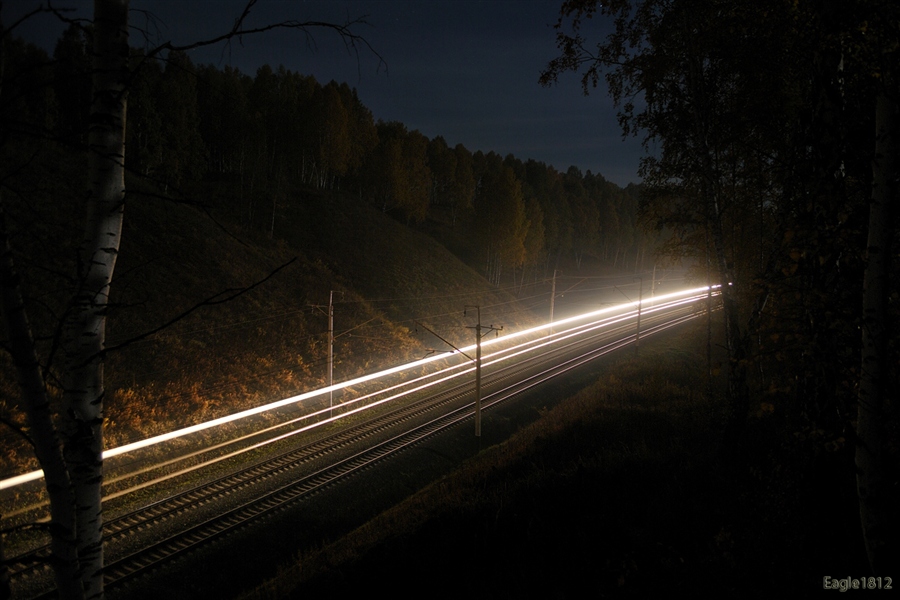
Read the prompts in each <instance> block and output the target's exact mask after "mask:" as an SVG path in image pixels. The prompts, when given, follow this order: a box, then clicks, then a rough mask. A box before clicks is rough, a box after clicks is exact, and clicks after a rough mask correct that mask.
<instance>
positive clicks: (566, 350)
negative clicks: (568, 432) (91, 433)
mask: <svg viewBox="0 0 900 600" xmlns="http://www.w3.org/2000/svg"><path fill="white" fill-rule="evenodd" d="M696 316H698V313H697V312H696V311H695V310H694V309H693V307H692V306H690V305H686V306H682V307H680V308H679V309H676V310H675V311H674V312H673V313H671V314H670V313H668V312H666V313H663V312H662V310H660V313H659V314H657V315H655V316H653V315H651V316H648V317H645V321H644V326H643V327H642V331H641V336H642V337H644V336H650V335H653V334H655V333H659V332H661V331H664V330H666V329H668V328H670V327H674V326H676V325H678V324H681V323H683V322H685V321H688V320H690V319H692V318H695V317H696ZM561 337H562V341H560V342H556V343H555V344H553V345H547V346H546V347H542V346H541V345H540V344H539V343H535V344H534V345H533V346H532V347H531V348H528V349H526V350H522V351H521V352H520V353H519V354H520V355H521V358H520V359H519V360H518V361H516V362H515V363H511V364H506V365H502V364H500V363H501V361H503V360H508V357H507V358H506V359H504V358H502V357H501V358H497V359H496V360H495V361H494V362H496V363H497V365H495V366H494V368H493V369H492V370H489V371H487V372H486V373H484V374H483V383H482V386H483V388H482V389H483V398H482V408H483V410H488V409H490V408H491V407H493V406H496V405H497V404H499V403H501V402H503V401H505V400H508V399H509V398H512V397H514V396H516V395H517V394H520V393H522V392H524V391H525V390H528V389H530V388H532V387H534V386H536V385H540V384H541V383H543V382H545V381H547V380H549V379H552V378H554V377H557V376H559V375H561V374H563V373H565V372H568V371H569V370H571V369H575V368H577V367H579V366H581V365H583V364H585V363H587V362H590V361H592V360H594V359H595V358H597V357H599V356H602V355H604V354H607V353H609V352H612V351H614V350H617V349H620V348H623V347H626V346H629V345H631V344H633V343H634V340H635V335H634V325H633V324H632V323H629V322H627V321H623V323H621V324H619V325H615V326H612V327H607V328H605V329H602V330H598V331H591V330H589V329H588V330H586V331H583V332H575V333H573V334H570V335H569V336H568V338H569V339H566V337H565V336H561ZM498 354H502V352H499V353H498ZM473 395H474V393H473V392H472V384H471V381H468V380H467V381H465V382H463V383H457V384H453V385H450V386H449V387H446V388H445V389H443V390H441V391H440V392H438V393H436V394H429V395H428V396H426V397H422V398H417V399H414V400H412V401H410V402H409V403H408V404H406V405H404V406H402V407H399V408H397V409H395V410H391V411H389V412H386V413H385V414H382V415H380V416H378V417H375V418H373V419H370V420H368V421H366V422H364V423H358V424H355V425H352V426H350V427H348V428H346V429H344V430H341V431H339V432H337V433H335V434H333V435H330V436H327V437H325V438H323V439H320V440H317V441H314V442H312V443H308V444H306V445H304V446H302V447H300V448H297V449H293V450H290V451H287V452H283V453H281V454H279V455H277V456H274V457H271V458H269V459H266V460H263V461H260V462H258V463H256V464H253V465H250V466H247V467H243V468H241V469H239V470H238V471H236V472H234V473H230V474H228V475H225V476H222V477H219V478H216V479H214V480H212V481H209V482H206V483H204V484H202V485H199V486H196V487H194V488H192V489H189V490H186V491H183V492H181V493H178V494H175V495H172V496H170V497H167V498H164V499H161V500H159V501H156V502H154V503H152V504H149V505H147V506H145V507H142V508H141V509H139V510H137V511H133V512H131V513H128V514H126V515H122V516H120V517H118V518H115V519H112V520H110V521H109V522H108V523H106V524H105V526H104V540H105V543H106V544H107V547H108V551H107V556H108V557H109V559H110V560H108V562H107V565H106V568H105V578H106V586H107V587H108V588H110V589H112V588H115V587H118V586H121V585H123V584H127V583H128V582H129V581H133V580H135V578H138V577H140V576H141V575H143V574H145V573H148V572H150V571H153V570H155V569H157V568H159V567H160V566H161V565H163V564H165V563H168V562H170V561H172V560H174V559H176V558H178V557H179V556H182V555H184V554H185V553H188V552H192V551H195V550H197V549H199V548H202V547H203V546H205V545H207V544H210V543H212V542H214V541H216V540H218V539H221V538H222V537H223V536H225V535H227V534H229V533H230V532H233V531H235V530H237V529H240V528H242V527H246V526H249V525H250V524H252V523H256V522H258V521H260V520H261V519H264V518H265V517H266V516H268V515H271V514H273V513H275V512H277V511H280V510H284V509H285V508H287V507H289V506H292V505H294V504H295V503H297V502H299V501H301V500H302V499H303V498H306V497H309V496H310V495H312V494H315V493H316V492H318V491H320V490H322V489H323V488H325V487H327V486H330V485H332V484H334V483H336V482H338V481H340V480H342V479H344V478H346V477H349V476H351V475H352V474H354V473H356V472H359V471H360V470H363V469H366V468H367V467H369V466H371V465H372V464H374V463H376V462H378V461H381V460H384V459H385V458H387V457H389V456H392V455H394V454H396V453H398V452H402V451H403V450H404V449H406V448H408V447H409V446H411V445H414V444H417V443H419V442H421V441H422V440H424V439H426V438H428V437H431V436H433V435H435V434H436V433H438V432H440V431H444V430H446V429H448V428H450V427H453V426H455V425H457V424H459V423H460V422H461V421H465V420H467V419H470V418H471V417H472V415H473V412H474V404H475V403H474V398H472V396H473ZM401 426H402V427H403V429H402V430H401V431H400V432H399V433H393V432H395V431H397V430H398V429H400V427H401ZM379 435H380V436H381V437H379ZM363 444H365V445H364V446H363ZM361 446H362V448H363V449H361V450H356V449H357V448H359V447H361ZM341 449H344V450H345V452H344V455H341V454H340V452H339V450H341ZM348 449H350V452H347V450H348ZM331 457H334V458H331ZM316 461H320V462H324V463H326V464H325V465H324V466H321V467H315V468H310V466H311V465H314V463H316ZM286 475H289V477H286ZM256 488H258V490H257V491H256V492H254V493H243V492H249V491H250V490H253V489H256ZM238 496H241V498H240V499H239V501H237V502H233V503H232V504H231V505H230V506H228V507H222V506H223V504H224V503H225V501H226V499H227V498H228V497H238ZM202 506H216V507H219V508H215V509H214V510H212V511H207V512H208V513H209V512H211V513H212V514H211V515H210V516H208V517H205V518H203V519H202V520H200V521H199V522H197V520H196V519H191V521H193V522H191V523H189V524H187V525H182V526H179V527H176V528H175V530H174V531H172V532H171V533H166V534H159V533H156V534H155V535H148V533H147V532H153V531H154V530H155V529H162V528H163V527H162V525H161V524H163V523H166V522H170V521H172V520H177V518H178V517H179V515H181V516H182V517H186V516H190V515H193V514H200V513H201V512H202V511H200V510H199V507H202ZM170 529H171V527H170ZM135 536H137V537H141V536H146V537H145V538H144V539H145V541H143V542H141V543H140V544H139V547H138V548H137V549H135V550H120V549H117V548H118V542H119V541H120V540H124V539H127V538H131V537H135ZM131 545H132V546H133V544H131ZM46 553H47V549H46V547H41V548H37V549H35V550H33V551H31V552H29V553H26V554H23V555H21V556H19V557H16V558H14V559H13V560H12V561H11V563H12V564H11V568H10V570H11V575H12V579H13V585H14V586H16V585H17V584H19V583H20V582H21V581H22V580H25V579H28V578H29V577H40V576H41V574H40V573H39V571H40V568H39V565H40V560H39V559H40V558H41V557H42V556H44V555H46ZM44 571H46V569H44ZM43 575H44V578H47V577H46V573H44V574H43ZM51 594H52V590H51V591H47V592H44V593H40V594H38V595H37V596H36V597H40V598H44V597H51Z"/></svg>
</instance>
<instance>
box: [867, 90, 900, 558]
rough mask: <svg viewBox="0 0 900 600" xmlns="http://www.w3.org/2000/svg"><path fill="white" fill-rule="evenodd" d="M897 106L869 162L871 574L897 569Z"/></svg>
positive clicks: (884, 121) (885, 111)
mask: <svg viewBox="0 0 900 600" xmlns="http://www.w3.org/2000/svg"><path fill="white" fill-rule="evenodd" d="M897 113H898V106H897V103H896V102H894V101H892V100H891V99H889V98H888V97H887V95H886V94H885V93H881V94H880V95H879V96H878V100H877V105H876V114H875V128H876V132H875V133H876V138H875V157H874V160H873V161H872V182H873V185H872V201H871V203H870V205H869V231H868V240H867V242H866V258H867V260H866V270H865V274H864V282H863V326H862V370H861V373H860V381H859V396H858V409H857V410H858V413H857V423H856V433H857V445H856V485H857V493H858V495H859V515H860V522H861V525H862V531H863V537H864V539H865V544H866V552H867V554H868V558H869V564H870V565H871V567H872V574H873V575H880V574H882V573H887V572H889V571H890V570H891V569H895V568H896V566H897V562H896V560H897V539H896V537H894V536H893V534H894V533H896V532H895V531H892V530H893V529H894V528H893V527H892V526H891V525H890V522H891V521H892V520H895V519H896V510H897V507H896V505H893V504H892V503H891V500H890V498H891V496H892V495H896V493H894V494H892V490H891V488H892V487H893V486H894V485H895V482H894V480H893V478H892V477H891V476H890V474H889V472H888V471H889V469H888V465H887V462H886V458H887V457H886V454H887V449H886V443H885V432H884V419H885V403H886V400H887V398H886V391H887V390H886V387H887V385H886V384H887V378H888V369H889V366H888V365H889V360H888V355H887V354H888V345H887V342H888V328H887V323H888V312H887V297H888V291H889V289H890V288H889V281H888V278H889V275H890V272H889V260H890V252H891V238H892V236H893V218H894V215H893V210H895V207H894V205H895V204H896V201H897V185H898V182H897V178H898V170H897V169H898V166H897V165H898V161H900V152H898V140H897V137H898V133H900V132H898V119H897Z"/></svg>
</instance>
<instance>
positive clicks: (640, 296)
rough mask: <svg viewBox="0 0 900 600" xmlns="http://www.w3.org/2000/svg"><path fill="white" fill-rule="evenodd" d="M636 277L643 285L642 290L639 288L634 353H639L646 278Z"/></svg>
mask: <svg viewBox="0 0 900 600" xmlns="http://www.w3.org/2000/svg"><path fill="white" fill-rule="evenodd" d="M634 279H638V280H639V281H640V283H639V285H640V286H641V288H640V290H638V318H637V334H635V336H634V353H635V354H637V353H638V349H639V348H640V345H641V304H642V303H643V299H644V278H643V277H641V276H640V275H638V276H637V277H635V278H634Z"/></svg>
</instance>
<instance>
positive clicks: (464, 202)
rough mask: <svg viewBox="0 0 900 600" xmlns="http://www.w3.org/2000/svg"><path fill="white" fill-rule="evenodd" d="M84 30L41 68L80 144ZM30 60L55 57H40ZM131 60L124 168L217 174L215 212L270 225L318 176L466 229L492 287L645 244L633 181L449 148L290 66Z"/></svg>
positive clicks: (203, 178)
mask: <svg viewBox="0 0 900 600" xmlns="http://www.w3.org/2000/svg"><path fill="white" fill-rule="evenodd" d="M89 36H90V31H89V30H86V29H83V28H80V27H75V26H73V27H70V28H69V29H68V30H67V31H66V32H65V34H64V35H63V37H62V38H61V39H60V40H59V42H58V44H57V46H56V48H55V50H54V52H53V57H52V62H53V64H54V67H53V72H52V74H50V73H48V74H47V75H46V76H48V77H52V89H53V100H52V102H53V106H54V107H59V109H58V110H57V109H51V108H50V107H49V106H48V107H47V108H46V109H45V110H48V111H50V112H51V113H54V117H53V118H54V120H55V123H54V131H55V134H56V135H63V136H65V137H66V138H67V139H69V140H70V141H73V142H75V143H84V141H85V140H83V139H82V140H77V139H73V136H76V135H77V132H82V135H84V132H85V131H86V128H85V127H84V125H85V123H86V120H87V118H88V112H89V105H90V97H89V92H90V89H89V87H90V86H89V82H90V78H89V77H88V76H87V75H88V73H89V71H90V64H89V52H88V48H89V45H90V39H89ZM27 52H31V53H34V52H36V51H35V49H31V50H29V51H27ZM30 60H31V61H32V63H31V64H32V65H36V64H39V63H43V64H47V63H48V62H50V61H49V60H48V58H42V57H40V56H39V55H37V54H35V55H33V56H32V57H31V59H30ZM130 63H131V72H132V73H133V81H131V82H130V87H129V96H128V123H127V127H126V142H125V143H126V155H127V156H128V161H129V170H130V171H133V172H134V173H136V174H139V175H140V176H141V177H143V178H144V179H145V180H146V181H151V182H154V183H155V184H156V185H158V186H159V187H160V189H161V190H162V191H163V193H167V194H171V195H173V196H176V197H182V196H189V195H190V193H191V191H192V190H193V188H192V186H196V185H197V184H199V183H210V182H216V183H218V184H219V187H220V188H222V189H226V188H227V190H228V192H227V193H228V195H229V196H230V198H227V199H223V202H224V201H225V200H228V201H229V202H228V205H227V207H226V206H222V205H216V204H212V203H209V204H210V208H211V209H213V210H231V211H234V214H236V215H239V218H241V219H244V220H246V221H247V222H248V223H252V224H253V226H254V227H257V228H259V229H260V230H262V231H268V232H269V234H270V235H273V234H274V231H275V229H276V228H277V227H278V225H279V212H280V209H283V208H284V207H285V205H287V204H289V203H291V202H294V201H296V200H295V197H296V191H297V190H298V189H300V188H302V187H310V188H314V189H318V190H324V191H341V192H343V193H346V194H352V195H355V196H356V197H357V198H358V199H359V200H360V201H362V202H368V203H371V204H372V205H374V206H376V207H378V208H379V209H381V210H383V211H385V212H386V213H389V214H391V215H393V216H394V217H395V218H397V219H399V220H401V221H403V222H405V223H408V224H414V225H415V224H422V223H423V222H425V221H426V220H427V219H432V220H444V221H449V223H450V224H451V225H458V226H460V227H465V228H468V229H469V230H470V231H471V232H472V233H473V234H474V235H472V236H470V237H469V238H468V239H466V240H465V244H466V246H467V249H466V250H467V252H468V253H469V256H467V258H470V259H471V260H472V261H473V262H478V263H480V264H479V267H480V268H482V269H484V270H485V274H486V276H487V277H488V279H489V280H490V281H492V282H493V283H495V284H499V283H500V282H501V280H502V278H503V276H504V275H505V274H507V273H508V274H512V273H514V272H519V271H520V270H524V268H525V267H530V268H537V267H540V269H541V272H542V273H544V272H546V269H547V268H548V267H549V266H550V265H555V264H558V263H559V261H560V259H562V260H565V261H567V262H568V261H570V260H575V261H576V262H577V263H579V264H580V261H581V260H582V259H583V258H584V257H586V256H587V257H593V258H602V259H608V258H611V259H613V262H615V263H617V264H618V263H621V264H625V263H626V262H629V261H631V262H635V261H640V260H642V259H643V258H644V255H645V254H646V251H647V248H646V246H648V243H645V242H644V240H643V235H642V233H641V232H640V229H639V228H638V227H637V224H636V222H635V219H636V213H637V201H638V192H637V186H634V185H632V186H629V188H627V189H625V190H623V189H621V188H620V187H619V186H617V185H615V184H613V183H611V182H609V181H606V180H605V179H604V178H603V177H602V176H601V175H595V174H593V173H591V172H590V171H588V172H587V173H582V172H580V171H579V170H578V169H577V168H574V167H573V168H569V169H568V170H567V171H565V172H561V171H557V170H556V169H555V168H554V167H553V166H549V165H546V164H543V163H540V162H536V161H534V160H530V159H528V160H523V159H521V158H518V157H515V156H513V155H509V156H506V157H501V156H498V155H497V154H495V153H494V152H491V151H488V152H487V153H484V152H482V151H480V150H475V151H471V150H469V149H467V148H466V147H465V146H463V145H462V144H457V145H456V146H455V147H449V146H448V144H447V143H446V142H445V140H444V139H443V138H442V137H440V136H437V137H435V138H433V139H428V138H427V137H426V136H424V135H422V134H421V133H419V132H418V131H416V130H408V129H407V127H406V126H405V125H404V124H402V123H399V122H389V123H386V122H383V121H381V120H378V121H376V120H375V119H374V117H373V115H372V113H371V111H370V110H369V109H368V108H366V106H365V105H364V104H363V103H362V102H361V101H360V100H359V98H358V96H357V94H356V91H355V90H354V89H352V88H351V87H349V86H348V85H347V84H346V83H337V82H334V81H331V82H328V83H326V84H321V83H319V82H317V81H316V80H315V79H314V78H313V77H311V76H307V75H303V74H300V73H294V72H291V71H289V70H286V69H285V68H283V67H277V68H273V67H270V66H269V65H265V66H263V67H261V68H259V69H258V70H257V72H256V73H255V74H254V75H253V76H251V75H248V74H244V73H241V72H240V71H238V70H236V69H234V68H231V67H228V66H225V67H224V68H218V67H215V66H213V65H199V66H198V65H194V64H192V62H191V60H190V58H189V57H188V56H187V54H186V53H185V52H181V51H172V52H170V53H168V54H167V55H166V57H165V60H159V59H157V58H152V59H148V57H146V56H145V55H144V53H143V52H141V51H139V50H133V51H132V54H131V58H130ZM22 64H23V65H25V64H26V63H24V62H23V63H22ZM28 68H29V69H33V67H28ZM48 102H51V101H50V100H49V99H48ZM469 225H472V227H468V226H469ZM638 254H640V255H641V256H638Z"/></svg>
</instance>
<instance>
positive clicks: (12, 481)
mask: <svg viewBox="0 0 900 600" xmlns="http://www.w3.org/2000/svg"><path fill="white" fill-rule="evenodd" d="M712 287H713V289H715V288H719V287H721V286H719V285H714V286H712ZM708 291H709V287H707V286H703V287H698V288H692V289H688V290H681V291H678V292H671V293H669V294H664V295H661V296H656V297H655V298H645V299H643V301H642V302H639V301H637V300H635V301H632V302H624V303H622V304H616V305H614V306H609V307H606V308H602V309H598V310H595V311H590V312H587V313H583V314H580V315H575V316H573V317H568V318H565V319H559V320H556V321H553V322H548V323H544V324H543V325H538V326H536V327H530V328H528V329H523V330H520V331H516V332H512V333H509V334H506V335H503V336H498V337H496V338H492V339H489V340H486V341H484V342H482V344H481V345H482V347H485V346H492V345H495V344H498V343H504V342H508V341H510V340H513V339H517V338H521V337H524V336H527V335H531V334H534V333H538V332H541V331H543V330H545V329H548V328H550V327H553V328H554V329H556V328H559V327H561V326H563V325H568V324H571V323H575V322H578V321H581V320H585V319H591V318H594V317H598V316H601V315H605V314H609V313H614V312H616V311H622V310H627V309H628V308H629V307H633V308H635V309H636V308H638V307H642V306H643V305H645V304H651V305H656V304H657V303H659V302H662V301H665V300H668V299H674V298H678V297H685V296H693V295H697V294H700V293H701V292H703V293H706V292H708ZM685 301H690V299H688V300H685ZM627 318H630V315H628V316H624V317H623V319H627ZM554 335H559V334H554ZM548 343H549V342H548ZM475 347H476V344H471V345H469V346H464V347H463V348H459V349H455V350H453V351H452V352H450V353H446V354H435V355H433V356H428V357H425V358H422V359H419V360H416V361H413V362H410V363H406V364H402V365H397V366H394V367H391V368H388V369H384V370H382V371H378V372H375V373H370V374H368V375H362V376H360V377H357V378H355V379H350V380H348V381H343V382H340V383H336V384H334V385H330V386H327V387H324V388H319V389H316V390H311V391H309V392H304V393H302V394H298V395H296V396H291V397H289V398H284V399H282V400H277V401H275V402H270V403H269V404H264V405H261V406H257V407H254V408H250V409H247V410H243V411H240V412H236V413H233V414H231V415H226V416H224V417H219V418H216V419H211V420H209V421H204V422H203V423H197V424H195V425H191V426H189V427H183V428H181V429H176V430H174V431H170V432H168V433H164V434H160V435H156V436H153V437H149V438H146V439H143V440H138V441H136V442H132V443H130V444H125V445H123V446H118V447H116V448H110V449H108V450H104V451H103V458H104V459H109V458H113V457H115V456H119V455H121V454H126V453H128V452H133V451H135V450H139V449H142V448H148V447H150V446H154V445H156V444H160V443H162V442H167V441H170V440H174V439H177V438H180V437H184V436H186V435H190V434H192V433H198V432H200V431H205V430H207V429H212V428H213V427H218V426H219V425H225V424H227V423H233V422H235V421H239V420H241V419H246V418H247V417H251V416H254V415H258V414H261V413H264V412H268V411H271V410H275V409H277V408H281V407H283V406H288V405H290V404H297V403H300V402H303V401H305V400H309V399H311V398H315V397H317V396H323V395H325V394H327V393H329V392H334V391H339V390H343V389H344V388H348V387H352V386H354V385H359V384H361V383H365V382H367V381H372V380H374V379H379V378H382V377H387V376H388V375H393V374H395V373H400V372H402V371H405V370H407V369H415V368H417V367H421V366H424V365H427V364H430V363H433V362H436V361H439V360H446V359H447V358H449V357H452V356H456V355H460V354H464V353H466V352H470V351H472V350H474V349H475ZM508 350H510V349H508ZM519 353H521V352H519ZM519 353H517V354H519ZM491 356H493V355H491ZM462 364H465V363H462ZM459 366H461V365H456V366H454V367H450V368H452V369H455V368H458V367H459ZM464 372H465V371H464ZM464 372H463V373H464ZM461 374H462V373H458V374H457V376H458V375H461ZM407 383H408V382H407ZM401 385H403V384H401ZM431 385H434V384H433V383H432V384H429V385H428V386H422V388H424V387H430V386H431ZM394 387H398V386H394ZM422 388H417V389H422ZM388 389H390V388H388ZM384 391H385V390H380V392H379V393H381V392H384ZM412 391H416V390H412ZM407 393H411V391H410V392H406V393H404V394H399V395H398V397H399V396H402V395H406V394H407ZM394 398H395V397H391V398H388V399H394ZM388 399H384V400H381V401H378V402H376V403H372V404H369V405H366V406H365V407H361V408H357V409H353V410H352V411H347V412H346V413H342V414H341V415H339V416H338V417H334V418H331V419H327V420H323V421H319V422H317V423H315V424H313V425H310V426H307V427H304V428H302V429H301V430H302V431H306V430H307V429H309V428H311V427H313V426H318V425H321V424H324V423H328V422H331V421H333V420H336V419H338V418H343V417H346V416H349V415H350V414H354V413H356V412H359V411H360V410H363V409H364V408H368V407H371V406H376V405H378V404H382V403H383V402H386V401H387V400H388ZM325 410H327V409H325ZM319 412H322V411H319ZM313 414H317V413H313ZM311 416H313V415H306V416H305V417H303V418H310V417H311ZM299 432H300V431H297V433H299ZM292 434H293V432H292ZM43 476H44V472H43V470H40V469H38V470H36V471H31V472H29V473H23V474H21V475H17V476H14V477H10V478H8V479H3V480H0V490H5V489H9V488H12V487H16V486H19V485H22V484H25V483H28V482H30V481H36V480H38V479H41V478H43Z"/></svg>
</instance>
